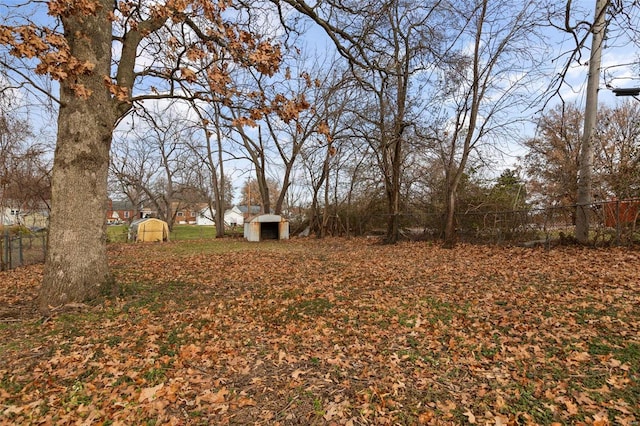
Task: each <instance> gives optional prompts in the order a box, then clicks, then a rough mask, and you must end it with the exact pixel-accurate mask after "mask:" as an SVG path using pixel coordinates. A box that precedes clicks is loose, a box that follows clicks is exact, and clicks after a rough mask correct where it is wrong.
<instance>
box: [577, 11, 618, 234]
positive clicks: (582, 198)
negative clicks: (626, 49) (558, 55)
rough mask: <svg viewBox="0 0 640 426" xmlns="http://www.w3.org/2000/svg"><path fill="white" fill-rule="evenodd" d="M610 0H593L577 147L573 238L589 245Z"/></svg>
mask: <svg viewBox="0 0 640 426" xmlns="http://www.w3.org/2000/svg"><path fill="white" fill-rule="evenodd" d="M609 1H610V0H596V13H595V18H594V22H593V26H592V28H591V32H592V34H593V35H592V42H591V56H590V58H589V77H588V80H587V100H586V105H585V110H584V130H583V132H582V142H581V145H580V165H579V170H578V194H577V206H576V239H577V240H578V241H579V242H580V243H582V244H586V243H588V242H589V222H590V209H591V201H592V200H591V174H592V173H591V172H592V170H593V132H594V130H595V127H596V118H597V115H598V86H599V85H600V63H601V62H602V44H603V41H604V34H605V27H606V16H607V7H608V6H609Z"/></svg>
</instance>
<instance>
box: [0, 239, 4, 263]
mask: <svg viewBox="0 0 640 426" xmlns="http://www.w3.org/2000/svg"><path fill="white" fill-rule="evenodd" d="M3 248H4V237H0V271H4V250H3Z"/></svg>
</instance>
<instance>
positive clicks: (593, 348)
mask: <svg viewBox="0 0 640 426" xmlns="http://www.w3.org/2000/svg"><path fill="white" fill-rule="evenodd" d="M611 352H613V348H612V347H611V346H609V345H608V344H607V343H604V342H603V341H601V340H600V339H595V340H593V341H591V342H589V354H590V355H609V354H610V353H611Z"/></svg>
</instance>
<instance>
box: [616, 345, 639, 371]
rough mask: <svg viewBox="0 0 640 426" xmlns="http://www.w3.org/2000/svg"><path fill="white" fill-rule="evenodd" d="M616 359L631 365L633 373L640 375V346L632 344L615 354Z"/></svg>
mask: <svg viewBox="0 0 640 426" xmlns="http://www.w3.org/2000/svg"><path fill="white" fill-rule="evenodd" d="M615 358H616V359H618V360H620V361H622V362H623V363H627V364H629V367H630V369H631V371H632V372H634V373H636V374H638V373H640V344H638V343H630V344H628V345H627V346H625V347H624V348H622V349H619V350H617V351H616V352H615Z"/></svg>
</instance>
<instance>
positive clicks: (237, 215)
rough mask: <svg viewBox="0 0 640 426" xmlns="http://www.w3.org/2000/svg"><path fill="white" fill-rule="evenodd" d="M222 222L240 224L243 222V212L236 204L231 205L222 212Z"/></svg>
mask: <svg viewBox="0 0 640 426" xmlns="http://www.w3.org/2000/svg"><path fill="white" fill-rule="evenodd" d="M224 223H225V225H227V226H242V225H243V224H244V214H243V213H242V211H241V210H240V209H239V208H238V206H233V207H231V208H230V209H229V210H227V211H226V212H224Z"/></svg>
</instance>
